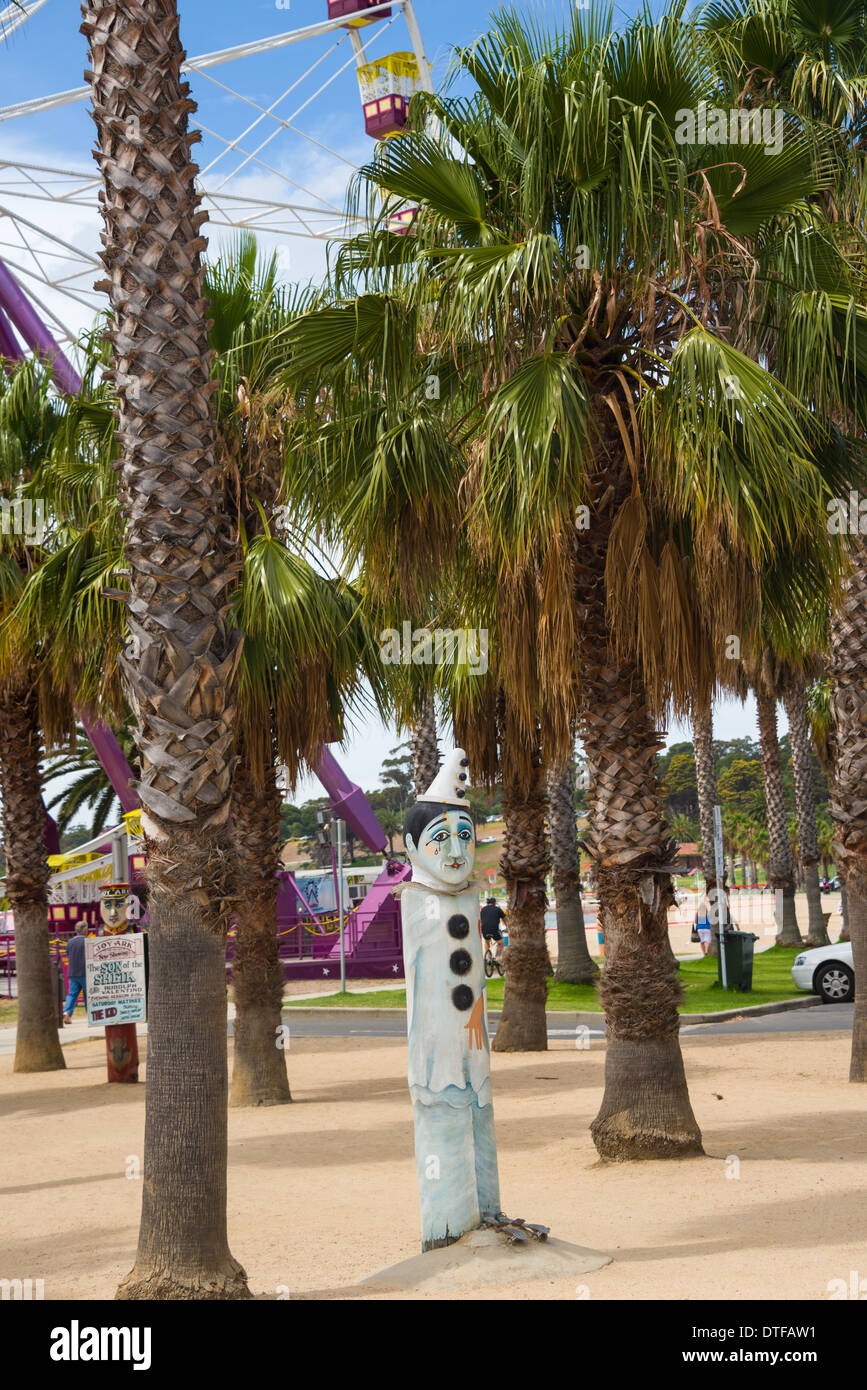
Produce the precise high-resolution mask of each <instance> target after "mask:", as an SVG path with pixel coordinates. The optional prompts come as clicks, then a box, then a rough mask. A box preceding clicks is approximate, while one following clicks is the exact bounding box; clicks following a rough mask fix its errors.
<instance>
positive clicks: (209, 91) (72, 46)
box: [0, 0, 786, 800]
mask: <svg viewBox="0 0 867 1390" xmlns="http://www.w3.org/2000/svg"><path fill="white" fill-rule="evenodd" d="M565 3H566V0H547V3H546V0H541V3H539V4H538V5H537V6H536V8H537V9H539V10H541V11H542V12H543V14H545V15H548V16H550V17H551V18H554V17H555V16H560V15H561V14H562V13H563V10H564V5H565ZM3 7H4V0H0V12H2V10H3ZM492 8H493V7H492V6H491V5H490V4H488V3H487V2H486V0H415V12H416V15H417V18H418V22H419V26H420V29H421V33H422V37H423V41H424V47H425V51H426V53H427V56H428V59H429V60H430V61H431V63H432V65H433V78H434V82H435V83H437V82H438V81H439V80H441V79H442V78H443V76H444V75H445V73H446V71H447V68H448V64H449V55H450V50H451V47H452V46H453V45H455V44H462V43H470V42H472V40H473V39H474V38H476V37H477V36H478V35H479V34H480V33H482V32H483V31H484V29H485V27H486V24H487V20H488V18H489V15H490V13H491V10H492ZM522 8H525V7H522ZM637 8H638V6H637V3H636V0H632V3H629V4H626V5H622V6H618V7H617V10H616V12H617V13H618V14H622V15H623V16H626V15H628V14H631V13H634V12H635V10H636V9H637ZM326 16H327V4H326V0H277V3H275V2H274V0H245V3H243V4H241V5H239V4H238V3H237V0H231V3H230V0H180V19H181V38H182V41H183V43H184V46H185V48H186V50H187V54H188V56H189V57H190V58H191V59H195V58H196V57H198V56H202V55H204V54H210V53H214V52H216V51H217V50H221V49H224V48H228V47H234V46H236V45H239V44H245V43H250V42H252V41H254V40H260V39H263V38H266V37H269V36H273V35H280V34H285V33H287V32H289V31H293V30H297V29H301V28H303V27H305V26H308V25H311V24H315V23H317V22H319V21H320V20H322V19H324V18H325V17H326ZM80 18H81V16H80V5H79V0H47V3H45V4H43V6H42V7H41V8H40V9H39V10H38V12H36V13H34V15H33V17H32V18H31V19H29V20H28V21H27V23H26V24H24V25H22V26H21V27H20V28H19V29H18V30H17V32H16V33H15V34H13V35H12V36H11V37H10V38H9V39H8V40H7V41H6V42H5V43H4V42H0V256H2V257H3V258H4V259H5V260H6V261H7V263H8V264H9V265H10V266H11V268H12V269H13V271H14V272H15V273H16V274H18V276H19V279H21V281H22V283H23V284H24V285H25V287H26V288H27V289H28V291H29V292H30V293H31V294H36V295H37V296H38V298H39V299H40V300H41V301H42V307H43V310H44V312H45V313H46V314H47V313H49V312H53V313H54V314H56V316H57V319H59V320H60V324H59V325H58V324H54V330H55V332H56V333H57V334H58V336H60V335H61V328H62V327H65V328H66V329H68V330H69V331H70V332H71V333H72V334H73V336H74V335H76V334H77V333H79V332H80V331H81V330H82V329H84V328H86V327H87V326H89V324H90V323H91V322H92V318H93V311H94V308H95V306H96V304H97V298H96V297H95V296H94V295H93V293H92V290H91V286H92V282H93V279H94V278H98V276H99V269H98V267H97V265H96V264H95V257H96V255H97V252H98V250H99V230H100V222H99V216H98V212H97V204H96V191H95V188H94V187H92V186H91V187H88V181H89V180H92V179H93V177H94V175H95V170H96V166H95V165H94V163H93V160H92V157H91V149H92V145H93V134H94V127H93V123H92V121H91V119H90V116H89V114H88V104H87V103H86V102H77V103H72V104H67V105H64V106H62V107H59V108H55V109H50V110H45V111H41V112H38V113H35V114H29V115H26V116H21V117H18V118H16V119H6V120H4V119H2V117H3V110H2V108H6V107H9V106H13V105H15V104H17V103H20V102H27V101H33V100H34V99H37V98H41V97H45V96H48V95H50V94H53V93H56V92H66V91H69V90H71V89H74V88H76V87H78V86H80V85H82V83H83V81H84V78H83V73H84V69H85V66H86V62H87V52H86V44H85V40H84V37H83V36H82V35H81V34H80V33H79V24H80ZM362 36H363V38H364V40H365V41H367V40H368V39H369V40H370V48H369V55H370V56H371V57H373V56H382V55H384V54H387V53H390V52H394V51H401V50H406V49H408V48H409V47H410V46H411V45H410V42H409V35H408V31H407V28H406V24H405V21H404V18H403V16H402V13H401V11H400V9H399V7H397V6H396V7H395V9H394V12H393V16H392V19H391V20H390V21H387V22H383V23H380V24H378V25H376V26H369V27H368V28H366V29H365V30H363V31H362ZM311 69H312V71H311ZM189 80H190V81H191V85H192V89H193V95H194V97H195V98H196V100H197V102H198V103H199V109H198V112H197V113H196V115H194V117H193V118H192V119H193V121H194V123H197V124H199V125H200V126H201V127H202V128H203V131H204V138H203V140H202V143H201V144H200V145H199V146H198V147H197V150H196V158H197V161H198V163H199V167H200V169H201V170H202V183H203V186H204V187H205V188H206V189H207V190H208V191H209V192H210V193H212V194H213V195H214V198H215V199H216V203H215V204H212V207H214V211H213V213H212V222H211V224H210V226H209V227H206V228H205V232H206V233H207V234H208V236H209V238H210V245H211V253H212V254H213V252H214V250H215V249H219V247H221V246H225V245H226V244H227V242H228V241H230V240H231V238H232V237H233V235H235V233H234V231H233V229H232V228H231V227H230V226H222V225H220V223H221V222H223V221H225V222H230V221H231V220H233V218H234V219H238V218H240V217H249V216H250V215H251V214H256V215H257V217H258V218H259V226H260V236H259V239H260V242H261V244H262V245H263V246H265V247H268V248H273V249H274V250H275V251H276V252H277V255H278V259H279V267H280V273H281V275H282V276H283V278H284V279H286V280H287V281H289V280H299V281H306V280H308V279H310V278H318V277H319V276H320V275H321V274H322V273H323V271H324V269H325V265H326V242H325V241H324V240H323V239H322V238H321V236H320V237H311V236H310V235H308V230H307V229H312V230H314V231H316V232H320V233H321V232H323V231H324V230H325V229H327V228H338V227H339V226H340V222H341V218H340V209H341V208H342V206H343V199H344V195H345V191H346V187H347V183H348V181H349V179H350V178H351V176H352V174H353V172H354V170H355V169H356V168H357V167H359V166H360V165H361V164H363V163H364V162H365V160H366V159H367V158H369V156H370V154H371V152H372V148H373V142H372V141H371V140H370V139H369V138H368V137H367V136H366V135H365V133H364V124H363V119H362V113H361V104H360V96H359V89H358V82H357V78H356V75H355V64H354V60H353V57H352V50H351V47H350V44H349V41H348V38H347V36H346V34H345V31H344V30H342V29H341V30H338V31H337V32H336V34H335V33H331V34H328V35H324V36H319V37H316V38H306V39H304V40H303V41H299V42H296V43H293V44H291V45H286V46H284V47H281V48H279V49H275V50H273V51H271V52H266V53H263V54H260V55H257V56H255V57H247V58H244V59H240V60H236V61H233V62H231V63H227V64H224V65H221V66H218V67H213V68H209V69H207V70H206V71H202V72H199V73H195V74H193V75H191V77H190V79H189ZM290 88H291V89H292V90H289V89H290ZM274 103H276V105H275V107H274V110H275V113H276V114H277V115H279V116H280V117H281V118H282V119H283V120H284V121H286V122H288V123H289V125H290V126H291V127H293V129H285V128H283V127H280V126H278V125H277V124H276V123H275V121H274V120H273V119H272V118H271V117H270V116H263V115H262V112H263V110H264V109H267V108H269V107H271V106H272V104H274ZM254 123H255V124H254ZM251 126H252V127H253V128H252V129H249V128H250V127H251ZM269 137H270V138H269ZM266 140H267V144H266V145H265V146H264V147H263V148H261V149H260V148H259V147H260V146H261V145H262V142H263V141H266ZM251 156H252V157H251ZM4 162H5V163H4ZM21 165H26V166H27V167H28V168H29V169H30V170H31V172H30V173H29V174H22V173H21V171H20V168H18V167H13V166H21ZM36 166H38V168H37V167H36ZM45 171H52V172H45ZM79 174H80V175H81V178H77V177H76V176H77V175H79ZM40 185H41V186H40ZM46 193H48V194H51V195H53V196H52V197H50V198H48V197H46V196H44V195H45V194H46ZM229 194H231V195H233V199H234V200H233V201H232V202H231V203H229V202H227V200H226V199H227V195H229ZM25 195H26V196H25ZM286 204H290V205H292V206H294V207H295V209H296V211H295V212H290V211H287V210H286V208H285V205H286ZM10 210H11V211H12V212H14V213H15V214H16V216H17V218H18V219H26V223H29V224H31V225H30V226H26V225H25V224H24V222H22V221H21V220H19V221H18V222H17V224H13V223H12V221H11V219H10V218H9V217H8V216H4V215H3V214H4V212H8V211H10ZM263 218H264V225H265V226H271V227H273V228H279V231H278V232H275V233H274V234H272V235H268V234H262V233H261V227H262V225H263V221H262V219H263ZM48 232H50V233H51V234H52V235H53V236H54V237H55V238H59V241H56V240H55V241H51V240H50V239H49V238H48V236H47V235H46V233H48ZM293 233H295V234H293ZM298 233H301V234H300V235H299V234H298ZM61 242H63V243H66V245H65V246H64V245H61V244H60V243H61ZM34 253H35V254H34ZM28 272H31V273H32V274H33V275H38V276H39V279H40V280H42V279H45V278H48V279H51V280H54V281H55V282H58V281H61V280H65V281H66V284H67V285H68V287H69V288H70V289H71V290H72V291H73V292H74V294H75V296H76V297H75V298H71V297H69V295H65V294H61V293H58V292H57V291H56V290H55V289H52V288H48V287H46V286H45V285H44V284H42V283H39V282H38V281H37V279H35V278H33V279H31V278H28ZM785 729H786V724H785V719H784V716H783V713H782V711H780V732H781V733H783V732H785ZM715 732H716V736H717V737H718V738H721V739H724V738H737V737H742V736H749V737H752V738H756V737H757V726H756V716H755V705H754V703H753V702H748V703H747V705H746V706H742V705H741V704H740V702H738V701H726V702H721V703H720V705H719V707H718V708H717V711H716V730H715ZM690 737H691V734H690V730H689V729H688V728H684V727H682V726H679V725H672V727H671V728H670V730H669V734H668V742H669V743H670V742H676V741H679V740H681V739H685V738H690ZM397 742H398V738H397V736H396V735H395V733H394V731H392V730H388V729H385V728H383V727H382V725H381V724H380V723H379V721H378V720H377V721H374V720H370V719H361V720H360V721H356V727H355V729H354V730H353V732H352V733H351V734H350V738H349V740H348V742H347V746H346V749H345V752H344V754H343V757H342V761H343V762H344V763H345V765H346V767H347V769H348V771H349V772H350V775H351V776H352V777H353V779H354V780H355V781H357V782H359V783H360V784H361V785H362V786H364V787H374V786H376V785H377V784H378V782H379V771H380V768H381V765H382V761H383V759H384V758H385V757H387V756H388V753H389V750H390V749H391V748H392V747H394V745H395V744H396V743H397ZM319 793H320V789H319V786H318V783H316V782H315V780H314V779H312V778H311V779H307V780H306V781H305V782H304V783H302V784H301V785H300V786H299V788H298V791H297V793H296V796H297V799H299V800H303V799H305V798H306V797H307V796H316V795H318V794H319Z"/></svg>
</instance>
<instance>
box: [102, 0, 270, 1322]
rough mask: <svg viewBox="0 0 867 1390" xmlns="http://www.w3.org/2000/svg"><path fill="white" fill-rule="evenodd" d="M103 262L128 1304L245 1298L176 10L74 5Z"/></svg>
mask: <svg viewBox="0 0 867 1390" xmlns="http://www.w3.org/2000/svg"><path fill="white" fill-rule="evenodd" d="M83 10H84V23H83V25H82V30H83V32H84V33H85V35H86V36H87V40H88V44H89V47H90V55H91V62H92V65H93V71H92V73H90V74H89V76H90V82H91V88H92V94H93V108H94V109H93V115H94V120H95V123H96V128H97V143H98V149H97V162H98V163H99V166H100V171H101V175H102V195H101V196H102V212H103V219H104V222H105V231H104V235H103V243H104V246H105V250H104V251H103V253H102V259H103V262H104V264H105V267H106V270H107V272H108V278H107V280H106V281H105V282H103V284H102V285H101V286H100V288H104V289H107V290H108V292H109V296H110V301H111V308H112V311H113V315H112V320H111V323H110V328H109V334H110V337H111V339H112V344H113V367H114V371H115V382H116V389H117V393H118V397H119V400H120V403H121V404H120V422H119V430H118V439H119V442H120V445H121V450H122V453H121V480H122V487H121V495H122V498H123V502H124V510H125V512H126V517H127V549H126V553H127V560H128V564H129V567H130V594H129V614H130V619H129V626H130V634H131V636H130V642H129V645H128V647H127V651H126V654H125V656H124V658H123V659H122V672H123V677H124V684H125V688H126V693H127V697H128V699H129V702H130V705H131V707H132V710H133V713H134V716H135V720H136V728H135V738H136V745H137V748H138V751H139V758H140V763H141V769H142V771H141V781H140V782H139V783H138V794H139V797H140V800H141V802H142V808H143V814H142V828H143V830H144V833H145V836H146V840H147V847H148V883H149V907H150V961H151V965H150V994H151V1001H150V1012H149V1018H148V1058H147V1092H146V1110H145V1140H144V1183H143V1198H142V1215H141V1226H140V1230H139V1243H138V1253H137V1258H136V1263H135V1267H134V1269H133V1270H132V1272H131V1273H130V1275H129V1276H128V1277H127V1279H126V1280H125V1281H124V1283H123V1284H122V1285H121V1287H120V1289H119V1290H118V1297H120V1298H127V1299H129V1298H151V1299H153V1298H156V1299H225V1298H246V1297H249V1296H250V1295H249V1290H248V1288H247V1282H246V1275H245V1274H244V1271H243V1270H242V1268H241V1267H240V1265H239V1264H238V1263H237V1261H235V1260H234V1259H233V1258H232V1256H231V1254H230V1252H229V1246H228V1239H227V1233H226V1165H227V1110H226V1106H227V1098H228V1068H227V1049H226V966H225V959H226V923H227V917H228V910H229V901H228V900H229V894H230V880H231V865H232V845H231V840H230V839H229V836H228V833H227V829H226V822H227V820H228V815H229V806H230V790H231V776H232V749H233V718H234V710H233V708H232V703H231V695H230V689H231V685H232V682H233V680H234V673H235V669H236V666H237V661H238V656H239V652H240V647H239V643H238V641H237V638H236V635H235V634H234V633H232V632H231V630H230V626H229V588H230V586H231V583H232V582H233V580H234V578H235V570H234V566H233V558H234V550H235V538H234V536H233V535H232V534H231V533H230V530H229V526H228V522H227V517H226V511H225V507H224V504H223V489H222V482H221V478H220V472H219V469H218V467H217V462H216V436H215V428H214V419H213V409H212V405H211V398H212V394H213V391H214V390H215V389H216V388H215V383H214V382H212V381H211V379H210V363H211V356H212V354H211V353H210V351H209V349H208V339H207V305H206V303H205V301H204V300H203V298H202V287H203V279H204V272H203V266H202V261H201V252H202V250H203V248H204V245H205V242H204V240H203V238H202V237H201V236H200V234H199V233H200V229H201V225H202V222H203V221H204V220H205V216H206V215H205V213H204V212H202V211H200V210H199V198H198V195H197V192H196V187H195V178H196V174H197V172H198V171H197V168H196V165H195V164H194V163H193V161H192V157H191V147H192V145H193V143H194V142H195V140H196V139H197V138H198V137H197V135H195V134H193V135H191V134H190V133H189V130H188V115H189V113H190V112H191V111H192V110H194V109H195V108H194V103H193V102H192V101H191V100H190V98H189V86H188V84H187V83H186V82H183V81H182V80H181V76H180V67H181V64H182V62H183V60H184V53H183V49H182V47H181V43H180V38H179V35H178V16H177V6H176V4H175V3H174V0H86V3H85V5H84V7H83Z"/></svg>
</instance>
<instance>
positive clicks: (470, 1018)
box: [401, 748, 500, 1250]
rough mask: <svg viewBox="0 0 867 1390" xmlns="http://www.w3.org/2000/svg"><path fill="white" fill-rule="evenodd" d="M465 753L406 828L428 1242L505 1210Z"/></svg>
mask: <svg viewBox="0 0 867 1390" xmlns="http://www.w3.org/2000/svg"><path fill="white" fill-rule="evenodd" d="M466 766H467V758H466V756H465V754H464V751H463V749H461V748H456V749H454V751H453V752H452V753H450V754H449V756H448V757H447V758H446V760H445V762H444V764H443V767H442V770H441V771H440V772H439V773H438V775H437V777H436V778H435V779H434V781H433V783H432V784H431V786H430V788H429V789H428V791H427V792H426V793H425V795H424V797H423V798H422V800H421V801H419V802H417V803H416V804H415V805H414V806H412V807H411V808H410V810H409V812H408V814H407V817H406V823H405V826H404V841H405V844H406V849H407V855H408V857H409V860H410V863H411V864H412V868H413V876H412V882H411V883H410V884H409V885H408V886H407V887H406V888H405V889H404V891H403V893H402V895H401V916H402V923H403V959H404V970H405V974H406V1004H407V1032H408V1042H409V1067H408V1076H409V1089H410V1095H411V1097H412V1102H413V1115H414V1120H415V1156H416V1168H417V1171H418V1182H419V1193H420V1197H421V1218H422V1249H423V1250H433V1249H435V1248H436V1247H438V1246H442V1245H450V1244H452V1242H454V1241H456V1240H459V1239H460V1237H461V1236H462V1235H464V1234H466V1232H467V1231H471V1230H476V1229H477V1228H478V1227H479V1226H480V1225H481V1223H482V1219H483V1218H484V1217H486V1216H487V1217H495V1216H497V1215H498V1214H499V1211H500V1191H499V1178H498V1173H497V1149H496V1140H495V1137H494V1115H493V1106H492V1104H491V1079H490V1074H491V1059H490V1040H489V1037H488V1024H487V1017H486V999H485V971H484V948H483V944H482V937H481V930H480V927H479V898H478V894H477V893H476V892H475V891H474V890H472V889H471V888H470V887H469V877H470V874H471V872H472V868H473V862H474V859H475V847H476V836H475V829H474V826H473V822H472V819H471V817H470V815H469V812H468V810H467V809H466V803H465V796H466V789H465V785H464V784H465V783H466V780H467V774H466V771H465V769H466Z"/></svg>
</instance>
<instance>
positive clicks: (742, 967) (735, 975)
mask: <svg viewBox="0 0 867 1390" xmlns="http://www.w3.org/2000/svg"><path fill="white" fill-rule="evenodd" d="M758 939H759V938H758V937H757V936H756V935H755V933H754V932H751V931H735V930H734V928H727V930H726V932H725V935H724V937H723V942H724V949H725V953H726V984H727V985H728V987H729V989H732V990H736V991H737V992H738V993H739V994H749V992H750V990H751V989H752V987H753V942H754V941H758ZM716 971H717V979H718V980H719V982H720V984H722V952H720V955H719V957H718V959H717V966H716Z"/></svg>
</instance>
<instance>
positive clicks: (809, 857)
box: [783, 672, 828, 946]
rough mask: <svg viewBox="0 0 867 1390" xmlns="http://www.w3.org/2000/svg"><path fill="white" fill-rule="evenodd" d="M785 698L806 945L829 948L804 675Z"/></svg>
mask: <svg viewBox="0 0 867 1390" xmlns="http://www.w3.org/2000/svg"><path fill="white" fill-rule="evenodd" d="M783 698H784V701H785V706H786V714H787V716H788V720H789V740H790V743H791V748H792V773H793V775H794V779H795V807H796V811H797V818H798V851H799V857H800V860H801V865H802V867H803V872H804V880H805V888H806V891H807V914H808V916H807V922H808V925H807V945H808V946H827V945H828V929H827V927H826V926H825V919H824V917H823V915H822V898H821V894H820V892H819V871H818V865H819V842H818V838H817V828H816V798H815V795H814V792H813V769H812V765H811V759H810V726H809V719H808V716H807V681H806V677H805V676H804V674H803V673H802V672H793V673H792V675H791V677H790V679H789V680H788V681H787V682H786V685H785V688H784V693H783Z"/></svg>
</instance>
